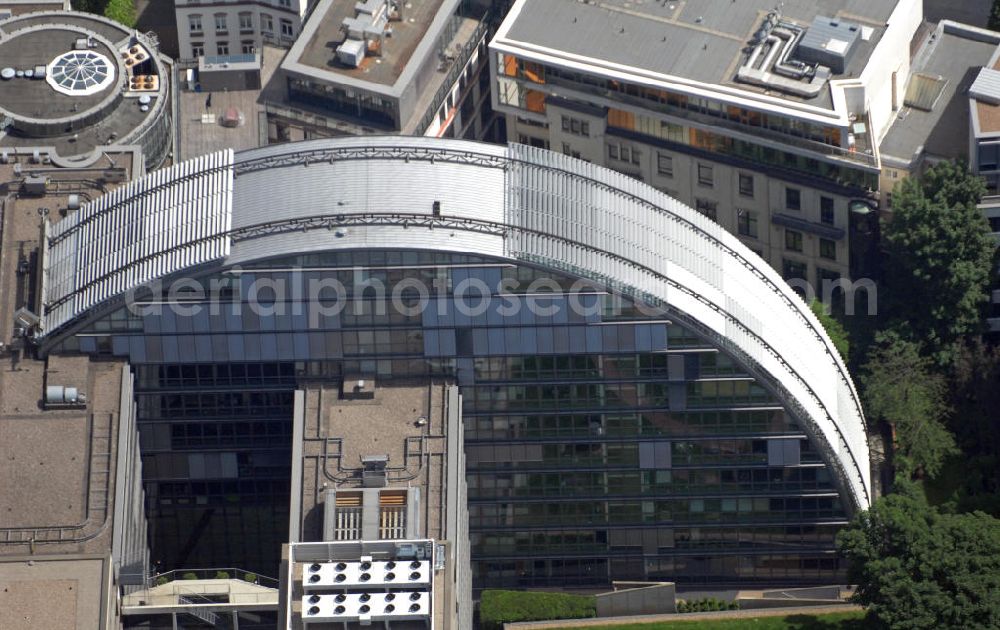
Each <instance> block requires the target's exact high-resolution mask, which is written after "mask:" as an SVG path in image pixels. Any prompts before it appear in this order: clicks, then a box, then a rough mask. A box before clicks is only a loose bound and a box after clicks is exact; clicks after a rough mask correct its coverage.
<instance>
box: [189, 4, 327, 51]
mask: <svg viewBox="0 0 1000 630" xmlns="http://www.w3.org/2000/svg"><path fill="white" fill-rule="evenodd" d="M307 8H308V2H307V0H287V6H285V3H283V2H282V1H281V0H260V1H258V2H252V1H242V2H235V3H227V4H224V5H218V4H201V3H200V2H197V1H193V0H176V4H175V10H174V14H175V17H176V21H177V41H178V49H179V51H180V59H182V60H184V59H195V58H196V57H198V56H199V55H197V54H195V53H196V52H197V51H196V50H195V49H194V48H193V45H195V44H200V45H201V46H202V48H203V50H204V54H205V55H217V54H220V53H219V48H218V46H219V44H220V43H226V44H227V45H228V47H229V52H228V54H230V55H238V54H240V53H242V52H243V46H244V45H245V44H252V45H253V46H254V47H255V48H257V49H258V50H259V49H260V48H261V47H262V45H263V44H264V42H268V43H273V44H277V45H286V46H290V45H291V44H292V42H293V41H295V38H296V37H297V36H298V34H299V32H300V31H301V30H302V21H303V19H304V17H305V14H306V10H307ZM217 14H218V15H225V20H226V29H225V30H224V31H219V30H217V29H216V23H215V16H216V15H217ZM241 14H249V15H250V19H251V24H250V28H240V26H241V24H240V15H241ZM192 16H200V17H201V26H202V30H201V31H192V29H191V18H192ZM282 20H284V21H285V28H284V29H283V27H282ZM289 29H290V30H289Z"/></svg>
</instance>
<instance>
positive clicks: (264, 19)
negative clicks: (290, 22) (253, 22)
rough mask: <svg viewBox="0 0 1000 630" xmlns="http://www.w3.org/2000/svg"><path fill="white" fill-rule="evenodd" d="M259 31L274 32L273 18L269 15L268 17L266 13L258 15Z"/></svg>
mask: <svg viewBox="0 0 1000 630" xmlns="http://www.w3.org/2000/svg"><path fill="white" fill-rule="evenodd" d="M260 30H262V31H264V32H265V33H273V32H274V18H273V17H271V16H270V15H268V14H267V13H261V14H260Z"/></svg>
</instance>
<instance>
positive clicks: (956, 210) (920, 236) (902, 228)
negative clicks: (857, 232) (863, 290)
mask: <svg viewBox="0 0 1000 630" xmlns="http://www.w3.org/2000/svg"><path fill="white" fill-rule="evenodd" d="M985 191H986V188H985V184H984V183H983V180H982V179H981V178H979V177H975V176H973V175H971V174H970V173H969V172H968V170H967V169H966V167H965V165H964V164H961V163H954V162H942V163H940V164H936V165H934V166H932V167H931V168H929V169H928V170H927V172H926V173H925V174H924V175H923V176H921V177H919V178H907V179H905V180H903V181H902V182H901V183H899V184H898V185H897V186H896V188H895V190H894V191H893V211H892V213H891V215H890V216H889V217H887V218H884V225H883V227H882V237H883V239H882V243H883V250H884V254H885V257H884V261H883V270H884V280H885V282H883V284H882V286H881V287H880V292H881V295H880V296H879V297H880V300H879V303H880V304H879V305H880V307H882V308H883V309H884V311H883V312H884V313H885V314H886V315H887V316H888V321H889V322H890V324H891V325H892V326H893V327H894V328H896V329H897V330H898V331H900V332H901V333H902V334H903V335H904V336H905V337H906V338H907V339H910V340H913V341H918V340H919V342H920V343H921V344H922V345H923V346H924V348H923V349H924V351H925V352H926V353H927V354H929V355H930V356H932V357H934V359H935V360H936V361H937V362H938V363H940V364H942V365H946V364H948V363H950V361H951V360H953V358H954V349H955V342H956V341H957V340H958V339H959V338H960V337H961V336H963V335H967V334H970V333H975V332H979V331H980V330H981V327H982V322H983V319H982V307H983V305H984V303H985V302H986V299H987V287H988V286H989V283H990V280H991V277H992V273H993V272H992V268H993V258H994V253H995V250H996V244H995V243H994V242H993V239H992V237H991V235H990V228H989V224H988V222H987V221H986V218H985V217H984V216H983V214H982V212H981V211H980V210H979V209H978V208H977V207H976V204H977V203H978V202H979V199H980V198H981V197H982V196H983V194H984V193H985Z"/></svg>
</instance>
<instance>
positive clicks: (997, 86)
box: [969, 68, 1000, 104]
mask: <svg viewBox="0 0 1000 630" xmlns="http://www.w3.org/2000/svg"><path fill="white" fill-rule="evenodd" d="M969 96H971V97H972V98H974V99H977V100H980V101H986V102H987V103H994V104H996V103H1000V72H998V71H996V70H994V69H993V68H983V69H982V70H980V71H979V75H978V76H977V77H976V80H975V81H973V82H972V87H970V88H969Z"/></svg>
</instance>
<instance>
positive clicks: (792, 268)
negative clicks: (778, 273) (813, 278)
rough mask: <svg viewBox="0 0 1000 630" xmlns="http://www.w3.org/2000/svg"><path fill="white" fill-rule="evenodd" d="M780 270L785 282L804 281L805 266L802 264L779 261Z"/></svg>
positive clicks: (785, 260) (786, 260)
mask: <svg viewBox="0 0 1000 630" xmlns="http://www.w3.org/2000/svg"><path fill="white" fill-rule="evenodd" d="M781 270H782V276H783V277H784V278H785V280H792V279H794V278H801V279H803V280H805V279H806V264H805V263H803V262H798V261H795V260H788V259H787V258H783V259H782V260H781Z"/></svg>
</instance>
